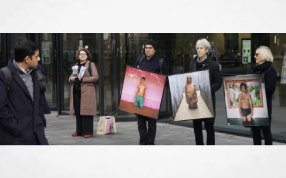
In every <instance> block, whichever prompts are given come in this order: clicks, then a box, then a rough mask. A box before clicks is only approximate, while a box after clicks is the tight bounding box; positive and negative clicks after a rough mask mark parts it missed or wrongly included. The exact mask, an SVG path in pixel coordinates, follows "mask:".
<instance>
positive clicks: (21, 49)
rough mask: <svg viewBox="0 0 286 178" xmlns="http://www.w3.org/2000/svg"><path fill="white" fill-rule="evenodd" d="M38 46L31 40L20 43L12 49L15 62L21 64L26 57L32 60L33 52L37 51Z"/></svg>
mask: <svg viewBox="0 0 286 178" xmlns="http://www.w3.org/2000/svg"><path fill="white" fill-rule="evenodd" d="M39 49H40V48H39V45H38V44H37V43H35V42H33V41H31V40H22V41H20V42H19V43H18V44H17V45H16V46H15V49H14V53H15V61H16V62H22V61H23V60H24V58H25V57H26V56H29V57H30V58H31V59H32V56H33V55H34V54H35V51H37V50H39Z"/></svg>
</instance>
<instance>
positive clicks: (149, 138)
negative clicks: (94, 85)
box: [135, 39, 169, 145]
mask: <svg viewBox="0 0 286 178" xmlns="http://www.w3.org/2000/svg"><path fill="white" fill-rule="evenodd" d="M155 52H156V42H155V41H154V40H152V39H150V40H148V41H147V42H146V43H145V56H144V57H143V59H141V58H142V57H139V58H138V59H137V61H136V63H135V67H136V68H139V69H142V70H145V71H149V72H153V73H159V74H161V73H162V74H163V75H168V74H169V72H168V67H167V65H166V63H165V61H163V63H162V69H161V67H160V64H159V61H160V58H159V57H157V56H156V55H155ZM140 59H141V60H142V61H141V63H140ZM139 63H140V64H139ZM161 70H162V71H161ZM137 119H138V130H139V135H140V141H139V144H140V145H155V136H156V128H157V120H156V119H153V118H149V117H146V116H142V115H139V114H137ZM147 121H148V130H147V127H146V122H147Z"/></svg>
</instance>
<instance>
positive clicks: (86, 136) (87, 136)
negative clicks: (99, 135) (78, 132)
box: [84, 135, 93, 138]
mask: <svg viewBox="0 0 286 178" xmlns="http://www.w3.org/2000/svg"><path fill="white" fill-rule="evenodd" d="M89 137H93V135H85V136H84V138H89Z"/></svg>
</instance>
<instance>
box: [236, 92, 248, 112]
mask: <svg viewBox="0 0 286 178" xmlns="http://www.w3.org/2000/svg"><path fill="white" fill-rule="evenodd" d="M238 99H239V101H240V103H241V107H242V108H243V109H248V108H250V104H249V101H250V95H249V94H248V93H245V92H242V93H240V94H239V96H238Z"/></svg>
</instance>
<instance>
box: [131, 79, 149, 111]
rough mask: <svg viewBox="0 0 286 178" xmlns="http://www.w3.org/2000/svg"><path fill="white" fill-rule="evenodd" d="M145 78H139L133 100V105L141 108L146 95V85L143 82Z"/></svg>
mask: <svg viewBox="0 0 286 178" xmlns="http://www.w3.org/2000/svg"><path fill="white" fill-rule="evenodd" d="M145 80H146V79H145V77H142V78H141V84H140V85H138V86H137V90H136V92H135V95H136V96H135V102H134V103H133V105H134V106H137V107H138V106H139V107H140V108H143V103H144V99H145V96H146V89H147V86H146V85H145V84H144V83H145Z"/></svg>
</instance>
